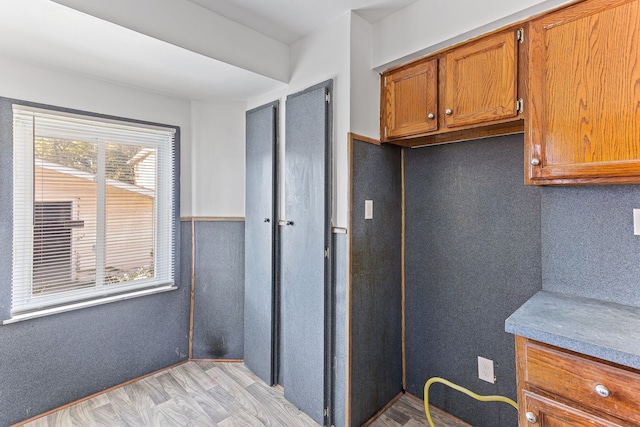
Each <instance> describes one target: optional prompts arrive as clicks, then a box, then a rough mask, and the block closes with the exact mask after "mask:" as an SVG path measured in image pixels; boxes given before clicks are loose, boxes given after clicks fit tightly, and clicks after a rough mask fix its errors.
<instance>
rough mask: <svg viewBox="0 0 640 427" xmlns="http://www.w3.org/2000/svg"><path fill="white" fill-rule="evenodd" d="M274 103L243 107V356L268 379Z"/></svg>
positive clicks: (271, 380)
mask: <svg viewBox="0 0 640 427" xmlns="http://www.w3.org/2000/svg"><path fill="white" fill-rule="evenodd" d="M277 122H278V103H277V102H274V103H272V104H268V105H265V106H262V107H259V108H256V109H254V110H251V111H248V112H247V120H246V127H247V129H246V130H247V134H246V141H247V147H246V157H247V161H246V169H247V170H246V203H245V212H246V213H245V292H244V361H245V364H246V365H247V367H248V368H249V369H251V371H253V372H254V373H255V374H256V375H258V376H259V377H260V378H261V379H262V380H263V381H265V382H266V383H267V384H274V382H275V381H274V378H275V377H274V365H275V362H274V361H275V357H276V355H275V349H276V346H275V345H274V343H275V340H276V336H275V333H276V330H275V327H276V316H275V310H276V302H277V301H276V298H275V295H277V294H276V280H275V277H276V276H275V260H276V245H275V242H276V231H277V226H276V222H277V215H276V207H277V203H276V191H275V189H276V177H277V173H276V159H277V132H276V130H277Z"/></svg>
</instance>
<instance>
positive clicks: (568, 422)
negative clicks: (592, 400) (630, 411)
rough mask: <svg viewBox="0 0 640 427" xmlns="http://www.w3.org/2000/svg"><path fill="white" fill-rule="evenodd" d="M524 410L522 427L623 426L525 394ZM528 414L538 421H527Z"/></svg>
mask: <svg viewBox="0 0 640 427" xmlns="http://www.w3.org/2000/svg"><path fill="white" fill-rule="evenodd" d="M522 405H523V410H522V413H521V415H520V417H521V418H522V419H521V421H520V425H525V426H528V425H533V424H536V425H539V426H542V427H593V426H600V427H621V426H622V424H619V423H617V422H613V421H609V420H605V419H603V418H600V417H598V416H596V415H593V414H589V413H587V412H583V411H581V410H579V409H575V408H572V407H570V406H567V405H563V404H562V403H559V402H556V401H554V400H551V399H547V398H545V397H543V396H538V395H537V394H535V393H531V392H528V391H525V392H524V403H523V404H522ZM526 413H530V414H533V415H534V416H535V417H536V418H537V420H536V422H534V423H532V422H531V421H529V420H527V419H526V416H527V415H526Z"/></svg>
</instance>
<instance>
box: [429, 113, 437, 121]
mask: <svg viewBox="0 0 640 427" xmlns="http://www.w3.org/2000/svg"><path fill="white" fill-rule="evenodd" d="M435 117H436V116H435V114H433V113H429V114H427V119H429V120H433V119H434V118H435Z"/></svg>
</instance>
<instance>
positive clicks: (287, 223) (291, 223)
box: [285, 221, 293, 225]
mask: <svg viewBox="0 0 640 427" xmlns="http://www.w3.org/2000/svg"><path fill="white" fill-rule="evenodd" d="M285 224H286V225H293V221H287V222H286V223H285Z"/></svg>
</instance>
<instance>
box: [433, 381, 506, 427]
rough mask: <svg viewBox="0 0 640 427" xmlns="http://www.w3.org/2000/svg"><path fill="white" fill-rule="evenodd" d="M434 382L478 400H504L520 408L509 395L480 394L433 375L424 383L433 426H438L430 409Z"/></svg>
mask: <svg viewBox="0 0 640 427" xmlns="http://www.w3.org/2000/svg"><path fill="white" fill-rule="evenodd" d="M433 383H441V384H444V385H447V386H449V387H451V388H452V389H454V390H458V391H459V392H462V393H464V394H466V395H467V396H470V397H473V398H474V399H476V400H480V401H481V402H504V403H508V404H509V405H511V406H513V407H514V408H516V410H517V409H518V404H517V403H516V402H514V401H513V400H511V399H509V398H508V397H504V396H480V395H479V394H476V393H474V392H472V391H471V390H468V389H466V388H464V387H462V386H459V385H457V384H454V383H452V382H451V381H447V380H445V379H444V378H439V377H433V378H430V379H429V381H427V383H426V384H425V385H424V412H425V413H426V414H427V420H428V421H429V425H430V426H431V427H436V425H435V424H433V420H432V419H431V411H429V387H431V384H433Z"/></svg>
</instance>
